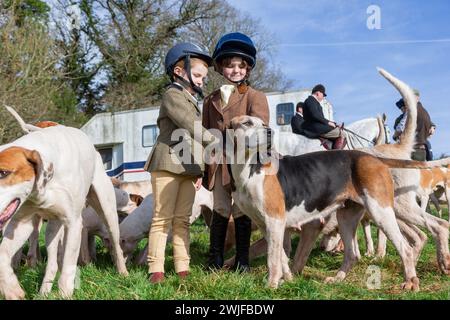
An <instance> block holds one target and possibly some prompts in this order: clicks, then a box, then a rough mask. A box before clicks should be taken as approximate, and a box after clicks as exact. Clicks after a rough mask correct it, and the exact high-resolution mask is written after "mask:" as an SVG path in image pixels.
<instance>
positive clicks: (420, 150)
mask: <svg viewBox="0 0 450 320" xmlns="http://www.w3.org/2000/svg"><path fill="white" fill-rule="evenodd" d="M413 91H414V95H415V96H416V100H417V128H416V144H415V145H414V151H413V152H412V154H411V159H413V160H418V161H425V160H426V159H427V139H428V137H429V136H430V134H431V133H432V122H431V119H430V115H429V114H428V112H427V110H425V108H424V107H423V105H422V103H421V102H420V101H419V100H420V93H419V91H418V90H416V89H414V90H413ZM396 105H397V107H399V108H401V109H402V111H403V115H402V116H401V118H400V117H398V118H397V119H396V125H395V127H394V128H395V133H394V140H396V139H397V138H398V137H399V136H400V134H401V132H402V131H403V130H404V129H405V124H406V119H407V115H406V113H405V110H406V109H405V102H404V100H403V99H400V100H399V101H397V103H396ZM397 120H398V121H397Z"/></svg>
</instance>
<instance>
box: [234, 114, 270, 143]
mask: <svg viewBox="0 0 450 320" xmlns="http://www.w3.org/2000/svg"><path fill="white" fill-rule="evenodd" d="M230 127H231V128H232V129H233V130H234V137H235V139H236V140H237V141H236V142H237V146H239V145H242V144H243V143H245V148H246V149H247V150H248V151H257V150H258V149H259V150H270V148H271V145H272V135H273V132H272V129H270V128H269V127H268V126H266V125H265V124H264V122H263V121H262V120H261V119H259V118H257V117H251V116H238V117H234V118H233V119H232V120H231V125H230Z"/></svg>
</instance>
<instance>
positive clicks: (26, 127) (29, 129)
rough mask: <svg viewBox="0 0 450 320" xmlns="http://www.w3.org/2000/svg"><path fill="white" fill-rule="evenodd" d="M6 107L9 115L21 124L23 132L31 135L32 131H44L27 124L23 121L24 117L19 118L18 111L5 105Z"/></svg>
mask: <svg viewBox="0 0 450 320" xmlns="http://www.w3.org/2000/svg"><path fill="white" fill-rule="evenodd" d="M4 106H5V108H6V110H8V111H9V113H11V114H12V115H13V117H14V118H15V119H16V120H17V122H18V123H19V125H20V127H21V128H22V131H23V132H25V133H30V132H32V131H38V130H42V129H41V128H39V127H36V126H33V125H32V124H28V123H25V121H23V119H22V117H21V116H19V114H18V113H17V112H16V110H14V109H13V108H11V107H9V106H7V105H4Z"/></svg>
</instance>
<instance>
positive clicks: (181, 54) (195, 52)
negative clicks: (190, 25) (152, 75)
mask: <svg viewBox="0 0 450 320" xmlns="http://www.w3.org/2000/svg"><path fill="white" fill-rule="evenodd" d="M191 58H199V59H201V60H203V61H205V62H206V64H207V65H208V67H210V66H212V63H213V60H212V58H211V56H210V55H209V53H208V52H206V51H205V50H203V49H202V48H200V47H199V46H198V45H196V44H193V43H189V42H183V43H178V44H176V45H175V46H173V47H172V48H171V49H170V50H169V51H168V52H167V55H166V59H165V61H164V67H165V69H166V73H167V75H168V76H169V77H170V80H171V81H174V78H175V77H176V78H177V79H178V80H180V81H181V82H182V84H183V85H185V86H190V87H191V88H192V89H193V90H194V91H195V92H196V93H198V94H199V95H200V96H201V97H203V92H202V88H200V87H198V86H196V85H195V83H194V81H192V76H191V62H190V61H191ZM182 59H184V68H185V70H186V72H187V75H188V78H189V82H187V81H186V80H185V79H183V78H182V77H180V76H178V75H176V74H174V73H173V69H174V67H175V65H176V64H177V62H178V61H180V60H182Z"/></svg>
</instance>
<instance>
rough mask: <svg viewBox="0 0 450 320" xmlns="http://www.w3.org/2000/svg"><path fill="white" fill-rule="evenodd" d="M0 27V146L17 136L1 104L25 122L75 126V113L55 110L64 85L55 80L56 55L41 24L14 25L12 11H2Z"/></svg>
mask: <svg viewBox="0 0 450 320" xmlns="http://www.w3.org/2000/svg"><path fill="white" fill-rule="evenodd" d="M1 18H2V22H3V23H2V24H1V25H0V39H1V45H0V83H1V86H0V108H1V109H2V110H3V111H2V112H0V135H1V136H0V138H1V141H0V143H5V142H7V141H10V140H11V139H12V138H15V137H17V136H18V135H20V134H21V133H20V130H19V127H18V125H17V124H16V122H15V121H12V118H11V116H10V115H9V113H7V112H6V111H5V110H4V109H3V105H4V104H7V105H11V106H13V107H15V109H16V110H17V111H18V112H19V114H21V115H22V116H23V118H24V119H25V120H26V121H28V122H31V123H33V122H36V121H39V120H54V121H58V122H61V123H66V124H72V125H76V124H78V123H80V121H78V120H79V119H78V118H79V115H78V114H70V115H69V114H67V113H66V112H65V110H61V109H60V108H59V107H58V100H60V99H61V91H63V90H64V85H63V83H61V82H60V81H59V79H60V73H59V71H58V69H57V63H58V61H59V60H60V58H61V57H60V56H59V52H58V51H57V50H56V49H55V48H56V47H55V44H54V41H53V39H52V38H51V37H50V36H49V33H48V29H47V28H46V26H45V25H43V24H41V23H38V22H36V21H35V20H34V19H29V20H24V21H23V23H22V24H21V25H20V26H18V25H17V24H16V21H15V18H14V12H13V11H12V10H10V11H3V12H2V17H1Z"/></svg>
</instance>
